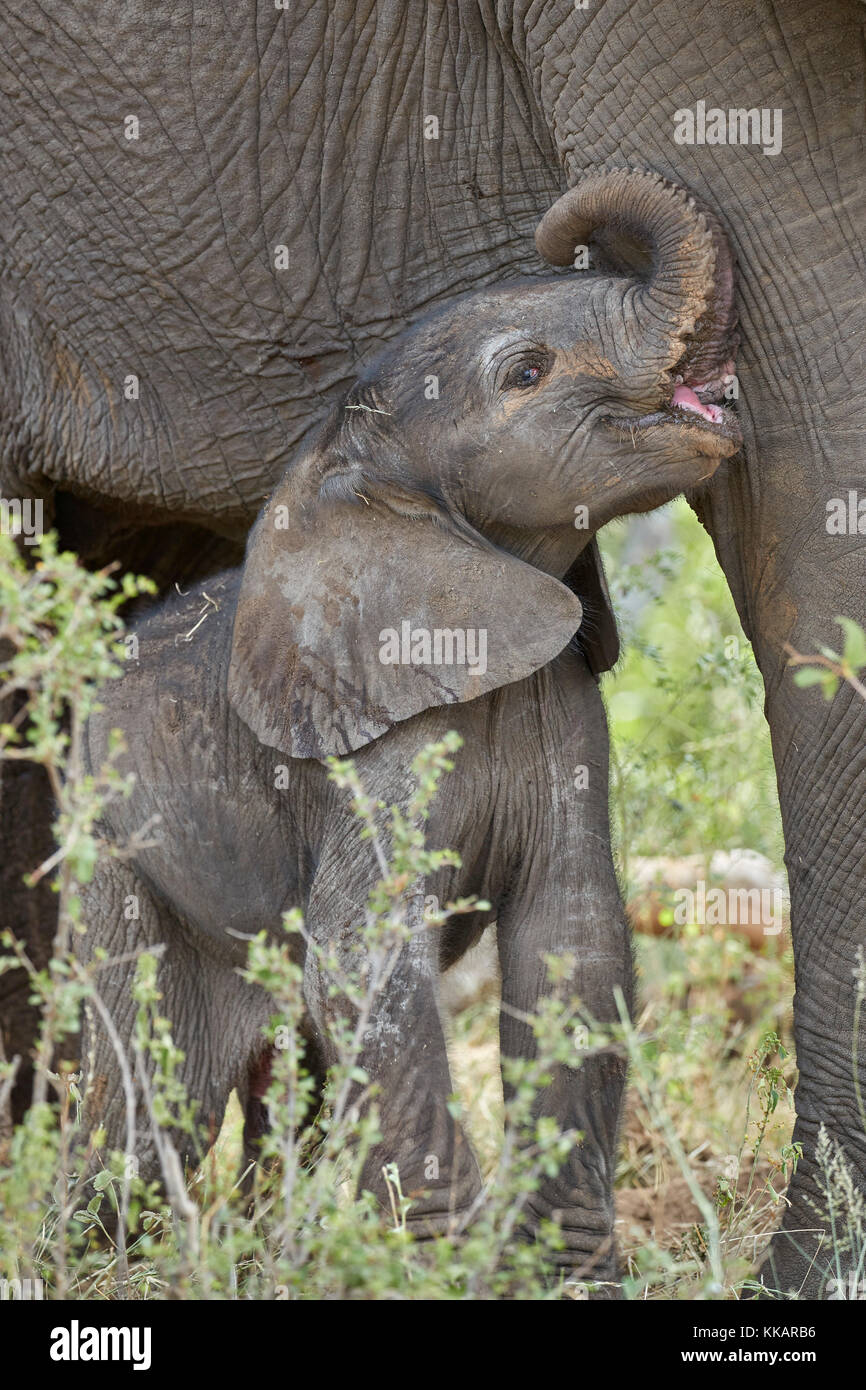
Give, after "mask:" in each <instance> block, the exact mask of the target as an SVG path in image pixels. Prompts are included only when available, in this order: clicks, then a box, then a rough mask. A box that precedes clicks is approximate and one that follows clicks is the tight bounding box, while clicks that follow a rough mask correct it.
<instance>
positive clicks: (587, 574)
mask: <svg viewBox="0 0 866 1390" xmlns="http://www.w3.org/2000/svg"><path fill="white" fill-rule="evenodd" d="M562 582H563V584H567V585H568V587H569V589H571V590H572V592H573V593H575V594H577V596H578V598H579V599H580V601H581V604H582V605H583V623H582V624H581V629H580V638H579V644H580V650H581V651H582V652H583V654H584V656H585V657H586V660H587V664H588V665H589V669H590V670H591V671H592V674H593V675H594V676H600V675H602V673H603V672H604V671H610V670H612V669H613V667H614V666H615V665H616V663H617V662H618V661H619V633H618V632H617V629H616V618H615V617H614V615H613V605H612V603H611V601H610V592H609V590H608V587H607V578H606V577H605V573H604V565H603V564H602V559H601V551H600V550H599V548H598V541H597V540H596V539H595V537H593V539H592V540H591V541H590V542H589V545H588V546H586V548H585V549H584V550H582V551H581V552H580V554H579V555H578V557H577V559H576V560H575V562H574V564H573V565H572V566H571V569H570V570H569V571H568V574H567V575H566V576H565V578H564V579H563V581H562Z"/></svg>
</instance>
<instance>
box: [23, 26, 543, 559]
mask: <svg viewBox="0 0 866 1390" xmlns="http://www.w3.org/2000/svg"><path fill="white" fill-rule="evenodd" d="M298 8H299V7H294V6H292V7H291V13H290V12H289V11H288V10H280V9H277V8H275V7H274V6H273V5H271V6H270V7H268V6H266V5H259V6H258V7H253V9H252V11H250V9H249V8H248V7H247V8H244V7H241V8H238V9H236V10H234V11H232V10H228V11H224V10H219V11H216V10H211V9H208V8H207V7H201V6H197V5H194V4H192V3H189V4H183V3H182V4H181V5H180V6H179V7H178V6H173V7H172V10H171V16H170V19H168V18H166V14H167V12H166V11H164V10H163V9H161V8H160V7H157V8H156V9H153V10H151V9H149V8H148V7H135V10H134V12H131V13H130V14H129V15H126V14H124V15H122V16H118V14H117V13H116V10H115V9H112V7H110V6H108V5H106V4H104V3H100V0H90V3H87V2H85V3H83V4H82V5H81V6H77V7H76V8H75V11H74V12H72V13H70V14H69V15H67V16H65V18H64V23H63V25H62V26H59V25H57V23H56V22H55V21H54V20H53V19H51V18H49V17H48V16H47V15H40V14H36V15H34V13H33V11H32V7H28V6H26V5H25V4H23V3H20V0H13V3H12V6H11V12H9V13H7V16H6V21H5V25H4V35H3V39H2V42H0V90H2V92H3V96H4V98H5V100H4V102H3V107H4V110H5V117H4V118H3V119H4V121H5V124H6V127H7V128H6V130H5V131H4V134H3V139H2V141H0V150H2V154H0V161H2V163H0V170H2V177H3V183H4V192H5V197H4V205H3V209H2V211H0V242H2V246H3V250H2V256H3V267H4V271H5V274H4V275H3V277H2V279H0V295H2V298H0V324H2V340H3V347H2V352H3V372H2V374H0V380H2V386H0V480H2V483H3V489H4V495H7V496H9V495H11V496H15V495H22V494H23V495H31V494H34V493H35V494H38V495H42V496H45V497H50V496H51V494H52V493H53V491H54V490H55V489H60V490H61V491H63V492H67V493H73V494H76V495H77V496H78V497H81V498H86V499H89V500H91V501H93V502H95V503H97V504H98V505H100V506H101V507H103V508H104V509H105V510H106V511H107V512H108V513H109V514H110V512H111V510H112V509H121V510H122V512H123V515H124V517H125V518H126V519H127V520H135V521H138V522H141V523H144V522H147V523H151V524H152V523H154V522H157V523H160V524H168V523H171V524H177V523H178V522H192V523H196V524H199V525H205V526H208V527H210V528H212V529H214V530H216V531H219V532H220V533H222V534H225V535H231V536H240V537H242V536H243V535H244V534H245V532H246V529H247V527H248V525H249V523H250V521H251V520H252V518H253V517H254V516H255V513H256V512H257V510H258V508H259V506H260V505H261V502H262V500H263V498H264V497H265V496H266V495H267V493H268V492H269V491H270V488H271V486H272V484H273V482H274V481H275V480H276V478H277V477H278V476H279V474H280V472H281V471H282V469H283V467H284V466H285V463H286V459H287V457H288V454H289V452H290V450H291V448H292V447H293V446H294V445H295V444H296V443H297V442H298V440H299V439H301V438H302V437H303V436H304V435H305V433H306V432H307V431H308V430H309V429H310V427H311V426H312V425H314V424H315V423H316V422H317V421H318V420H319V418H320V417H321V415H322V413H323V411H324V410H325V409H326V407H327V405H328V403H329V401H330V400H331V399H332V398H333V395H334V394H335V393H336V392H338V391H339V390H340V389H342V388H343V387H344V386H346V385H347V384H348V382H349V381H350V380H351V379H353V378H354V376H355V374H356V367H357V364H358V361H359V359H361V358H362V357H366V356H367V355H368V354H369V352H370V351H371V350H372V349H375V348H376V347H378V346H380V345H381V344H383V343H384V342H385V341H386V340H387V339H388V338H390V337H391V336H392V335H393V334H395V333H396V332H398V331H399V330H400V329H401V328H402V327H404V326H405V324H406V322H407V321H408V320H411V319H413V318H415V317H417V316H418V314H419V313H420V312H421V311H423V310H424V309H425V308H426V307H428V306H430V305H432V304H433V303H434V302H436V301H437V300H440V299H442V298H443V297H445V296H448V295H450V294H452V293H454V292H457V291H460V290H464V289H466V288H469V287H470V286H472V287H474V286H478V285H479V284H483V283H485V282H486V281H492V280H495V279H498V278H500V277H501V276H502V275H504V274H509V273H517V272H519V271H521V270H524V269H526V268H527V267H528V266H534V267H535V268H536V269H538V268H539V266H538V261H537V258H536V257H535V255H534V252H533V250H532V229H533V226H534V223H535V220H536V217H537V213H538V210H539V208H543V207H544V205H545V204H546V203H547V202H549V201H550V200H551V199H552V198H553V197H554V196H555V195H556V193H557V191H558V187H559V185H558V171H557V169H556V165H555V156H554V152H553V146H552V143H551V141H550V139H549V136H548V134H547V130H546V127H545V125H544V123H543V122H542V121H541V120H540V119H539V117H538V115H537V113H535V112H534V108H533V106H532V104H531V103H530V102H529V101H528V100H527V96H526V93H525V91H524V90H523V88H522V83H521V80H520V75H519V70H518V64H517V60H516V58H515V57H513V56H512V57H511V58H508V57H507V56H506V55H505V54H504V52H501V51H499V49H498V48H497V46H496V45H495V44H494V42H493V39H492V37H491V36H489V35H488V34H487V31H486V28H485V24H484V22H483V19H482V16H481V15H480V14H479V13H477V12H476V11H475V10H473V9H472V8H471V7H468V6H464V7H461V6H454V7H445V6H442V7H439V6H432V7H429V8H428V7H426V6H410V7H408V8H407V7H404V6H403V5H401V4H396V3H388V4H379V5H368V6H362V7H361V8H360V9H358V8H357V7H356V6H354V5H351V6H348V5H342V6H341V5H337V6H325V5H319V6H317V5H312V6H306V7H300V8H303V9H304V13H303V14H299V13H297V12H296V11H297V9H298ZM109 55H110V56H109ZM24 72H26V73H27V75H28V76H27V80H26V82H23V81H22V73H24ZM482 92H483V93H484V94H485V95H484V99H483V100H479V94H480V93H482ZM70 539H71V542H72V543H73V544H74V543H75V536H74V535H73V536H72V537H71V538H70Z"/></svg>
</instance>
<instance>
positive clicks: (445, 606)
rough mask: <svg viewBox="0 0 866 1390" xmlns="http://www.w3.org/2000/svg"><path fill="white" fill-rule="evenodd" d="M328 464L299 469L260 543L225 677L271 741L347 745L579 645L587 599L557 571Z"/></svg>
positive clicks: (309, 747) (247, 716)
mask: <svg viewBox="0 0 866 1390" xmlns="http://www.w3.org/2000/svg"><path fill="white" fill-rule="evenodd" d="M324 471H325V470H323V468H322V467H321V461H320V462H319V465H318V466H317V464H316V461H315V459H313V460H312V461H310V460H307V461H306V466H300V467H298V468H295V469H292V470H291V471H290V473H289V474H287V475H286V477H285V478H284V480H283V482H282V483H281V484H280V486H279V487H278V488H277V490H276V492H275V493H274V495H273V497H272V498H271V500H270V502H269V504H268V506H267V507H266V509H265V511H264V512H263V513H262V515H261V516H260V518H259V520H258V521H257V523H256V525H255V527H254V529H253V532H252V534H251V536H250V541H249V544H248V547H247V558H246V563H245V566H244V572H243V576H242V581H241V587H240V593H239V598H238V605H237V610H236V613H235V619H234V630H233V635H232V649H231V660H230V667H229V676H228V691H229V699H230V701H231V703H232V705H233V707H234V709H235V710H236V711H237V713H238V714H239V715H240V717H241V718H242V719H243V720H244V722H245V723H246V724H247V725H248V726H249V728H250V729H252V731H253V732H254V733H255V734H256V736H257V737H258V738H259V739H260V740H261V742H262V743H264V744H267V745H268V746H270V747H273V748H278V749H280V750H281V751H282V752H283V753H285V754H288V755H289V756H291V757H295V758H324V757H326V756H328V755H329V754H336V755H339V756H343V755H345V754H347V753H351V752H352V751H353V750H355V749H357V748H361V747H363V746H364V745H365V744H367V743H370V742H371V741H372V740H373V739H376V738H379V737H380V736H381V735H382V734H384V733H386V732H387V731H388V730H389V729H390V728H392V727H393V725H394V724H396V723H398V722H400V721H401V720H404V719H410V718H411V717H412V716H413V715H416V714H419V713H420V712H421V711H422V710H425V709H431V708H434V707H437V706H443V705H449V704H454V703H458V702H462V701H465V700H473V699H475V698H476V697H477V696H479V695H483V694H484V693H485V692H487V691H490V690H495V689H496V688H497V687H499V686H502V685H507V684H508V683H509V682H511V681H518V680H522V679H524V678H525V677H526V676H529V675H530V674H531V673H532V672H533V671H536V670H538V669H539V668H540V667H542V666H544V665H546V664H547V663H548V662H549V661H551V660H553V658H554V657H555V656H557V655H558V654H559V653H560V652H561V651H562V650H563V648H564V647H566V646H567V645H568V643H569V642H570V640H571V638H572V637H573V636H574V634H575V632H576V630H577V628H578V627H579V625H580V621H581V615H582V608H581V604H580V601H579V600H578V598H577V597H576V596H575V594H574V593H572V592H571V591H570V590H569V589H568V588H567V587H566V586H565V585H564V584H561V583H560V582H559V581H558V580H557V579H554V578H552V577H551V576H550V575H547V574H544V573H543V572H542V571H540V570H536V569H533V568H532V567H531V566H530V565H527V564H524V563H523V562H522V561H520V560H518V559H515V558H514V557H513V556H511V555H508V554H506V553H505V552H503V551H499V550H497V549H496V548H495V547H492V546H490V545H488V544H487V542H485V541H484V540H483V539H482V537H481V536H479V535H478V534H477V533H476V532H474V531H473V530H472V528H471V527H469V526H468V525H467V524H466V523H465V522H462V521H461V520H459V519H457V520H452V519H450V518H449V517H448V516H447V515H445V514H444V513H442V512H441V511H439V510H438V509H437V506H436V504H435V503H433V502H431V501H429V500H428V499H427V498H417V497H415V496H414V494H412V495H409V494H397V492H396V491H395V492H393V493H389V492H388V490H387V488H383V487H380V488H377V489H376V490H375V491H371V492H370V495H369V496H367V495H366V494H365V493H364V491H363V484H357V486H358V491H357V492H354V491H353V488H354V487H355V486H356V484H351V485H345V486H342V487H340V488H338V489H337V490H336V492H335V491H334V489H331V495H330V496H329V495H328V487H327V485H325V486H324V487H323V486H322V476H323V472H324ZM437 634H438V636H437Z"/></svg>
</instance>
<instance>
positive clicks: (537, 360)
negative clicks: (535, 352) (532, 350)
mask: <svg viewBox="0 0 866 1390" xmlns="http://www.w3.org/2000/svg"><path fill="white" fill-rule="evenodd" d="M549 367H550V364H549V362H548V361H547V360H546V359H545V358H542V357H531V358H524V359H523V361H521V362H517V363H516V364H515V365H514V366H513V367H512V368H511V370H510V371H509V373H508V375H507V376H506V378H505V381H504V382H503V388H504V389H505V390H506V391H513V390H518V391H525V390H526V388H527V387H529V386H537V385H538V383H539V381H541V379H542V377H544V376H546V375H547V373H548V371H549Z"/></svg>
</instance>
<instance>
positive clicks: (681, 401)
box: [672, 386, 722, 425]
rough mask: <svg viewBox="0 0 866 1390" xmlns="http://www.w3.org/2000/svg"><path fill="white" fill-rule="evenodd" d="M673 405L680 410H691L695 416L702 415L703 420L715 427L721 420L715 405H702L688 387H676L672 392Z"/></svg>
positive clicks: (720, 414)
mask: <svg viewBox="0 0 866 1390" xmlns="http://www.w3.org/2000/svg"><path fill="white" fill-rule="evenodd" d="M672 404H673V405H678V406H679V407H680V409H681V410H693V411H694V412H695V414H696V415H703V417H704V419H705V420H712V422H713V424H714V425H716V424H718V423H719V421H720V420H721V418H722V412H721V410H720V409H719V407H718V406H717V405H703V404H702V403H701V401H699V400H698V398H697V396H696V395H695V393H694V391H693V390H692V388H691V387H690V386H678V387H677V388H676V390H675V391H674V398H673V402H672Z"/></svg>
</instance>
